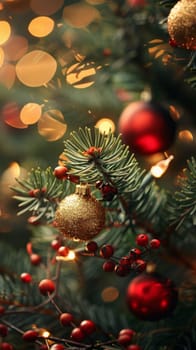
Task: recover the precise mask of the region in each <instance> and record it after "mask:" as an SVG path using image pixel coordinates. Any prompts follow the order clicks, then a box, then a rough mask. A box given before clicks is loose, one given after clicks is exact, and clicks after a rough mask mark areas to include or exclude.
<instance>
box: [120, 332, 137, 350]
mask: <svg viewBox="0 0 196 350" xmlns="http://www.w3.org/2000/svg"><path fill="white" fill-rule="evenodd" d="M135 335H136V332H135V331H134V330H133V329H131V328H124V329H121V331H120V332H119V333H118V337H117V342H118V344H120V345H121V346H123V347H124V348H125V349H126V350H141V347H140V346H139V345H138V344H131V342H132V341H133V339H134V337H135Z"/></svg>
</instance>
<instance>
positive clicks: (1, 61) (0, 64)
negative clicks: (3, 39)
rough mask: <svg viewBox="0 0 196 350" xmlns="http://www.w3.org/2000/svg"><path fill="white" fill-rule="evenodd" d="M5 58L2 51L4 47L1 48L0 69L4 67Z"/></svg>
mask: <svg viewBox="0 0 196 350" xmlns="http://www.w3.org/2000/svg"><path fill="white" fill-rule="evenodd" d="M4 57H5V54H4V50H3V49H2V47H0V67H2V65H3V62H4Z"/></svg>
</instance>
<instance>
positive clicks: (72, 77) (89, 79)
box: [66, 63, 96, 89]
mask: <svg viewBox="0 0 196 350" xmlns="http://www.w3.org/2000/svg"><path fill="white" fill-rule="evenodd" d="M95 74H96V69H95V68H94V67H88V65H84V64H83V65H81V64H80V63H76V64H73V65H72V66H71V67H69V68H68V69H67V71H66V81H67V83H68V84H70V85H72V86H73V87H75V88H77V89H85V88H87V87H90V86H91V85H93V84H94V82H95V81H94V80H93V76H94V75H95Z"/></svg>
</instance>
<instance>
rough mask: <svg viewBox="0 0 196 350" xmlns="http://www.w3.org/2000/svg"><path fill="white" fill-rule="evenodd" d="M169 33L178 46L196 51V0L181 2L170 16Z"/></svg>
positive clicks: (183, 0)
mask: <svg viewBox="0 0 196 350" xmlns="http://www.w3.org/2000/svg"><path fill="white" fill-rule="evenodd" d="M168 32H169V35H170V37H171V39H172V40H173V41H174V42H175V44H176V46H179V47H182V48H185V49H187V50H195V49H196V0H180V1H178V2H177V4H176V5H175V6H174V7H173V8H172V9H171V11H170V13H169V16H168Z"/></svg>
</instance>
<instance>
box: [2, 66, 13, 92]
mask: <svg viewBox="0 0 196 350" xmlns="http://www.w3.org/2000/svg"><path fill="white" fill-rule="evenodd" d="M15 78H16V72H15V66H14V65H13V64H10V63H7V64H4V65H3V66H2V67H1V69H0V83H1V84H2V85H4V86H5V87H6V88H7V89H11V87H12V86H13V85H14V82H15Z"/></svg>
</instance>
